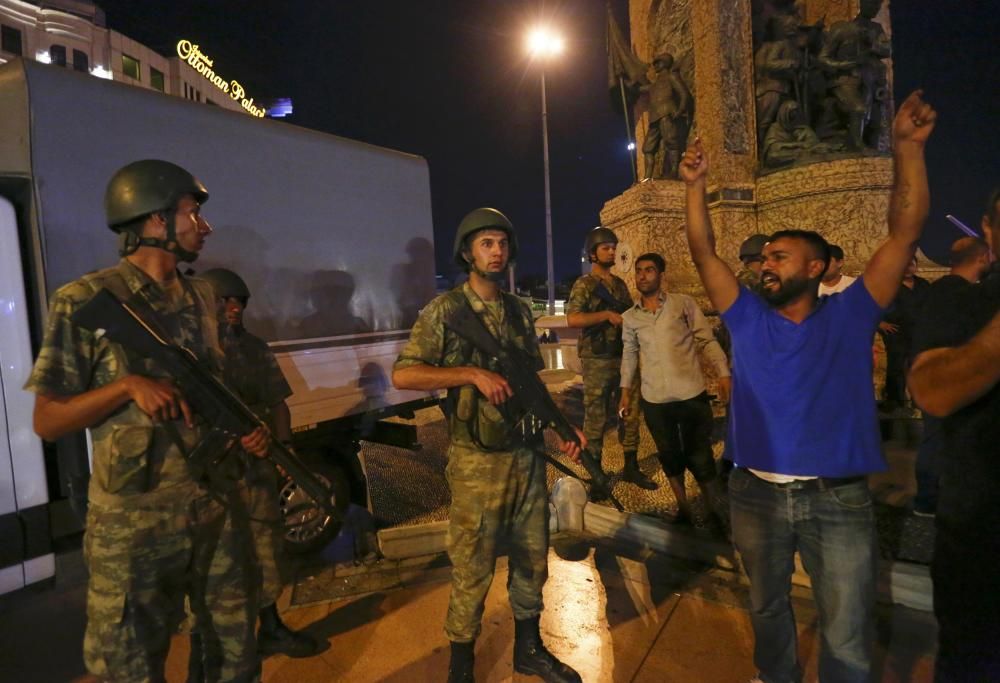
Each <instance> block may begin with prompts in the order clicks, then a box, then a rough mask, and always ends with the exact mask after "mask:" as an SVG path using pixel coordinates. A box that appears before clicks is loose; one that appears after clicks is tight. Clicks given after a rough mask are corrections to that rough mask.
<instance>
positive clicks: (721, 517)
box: [699, 477, 732, 538]
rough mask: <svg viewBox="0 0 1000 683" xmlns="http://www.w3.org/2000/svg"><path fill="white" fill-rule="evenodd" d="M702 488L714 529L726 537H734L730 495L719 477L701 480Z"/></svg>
mask: <svg viewBox="0 0 1000 683" xmlns="http://www.w3.org/2000/svg"><path fill="white" fill-rule="evenodd" d="M699 485H700V486H701V490H702V491H703V492H704V493H705V499H706V500H707V501H708V510H709V515H708V519H709V524H710V525H711V526H712V527H713V529H714V531H715V532H716V533H718V534H719V535H720V536H724V537H725V538H732V526H731V525H730V522H729V496H727V495H726V489H725V486H724V485H723V483H722V480H721V479H720V478H719V477H716V478H714V479H712V480H711V481H706V482H699Z"/></svg>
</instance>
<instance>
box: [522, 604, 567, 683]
mask: <svg viewBox="0 0 1000 683" xmlns="http://www.w3.org/2000/svg"><path fill="white" fill-rule="evenodd" d="M514 671H516V672H518V673H520V674H534V675H535V676H539V677H541V679H542V680H543V681H546V683H580V681H581V680H582V679H581V678H580V674H578V673H577V672H576V671H574V670H573V669H572V668H570V667H569V666H567V665H566V664H563V663H562V662H560V661H559V660H558V659H556V658H555V656H554V655H553V654H552V653H551V652H549V651H548V650H547V649H545V645H544V644H543V643H542V634H541V633H540V632H539V630H538V617H532V618H530V619H515V620H514Z"/></svg>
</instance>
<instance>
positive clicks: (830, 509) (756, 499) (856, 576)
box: [729, 468, 877, 683]
mask: <svg viewBox="0 0 1000 683" xmlns="http://www.w3.org/2000/svg"><path fill="white" fill-rule="evenodd" d="M797 486H798V485H797V484H793V485H792V486H790V487H786V488H782V487H779V486H775V485H772V484H769V483H767V482H765V481H763V480H761V479H758V478H757V477H755V476H754V475H753V474H751V473H750V472H748V471H747V470H745V469H743V468H738V469H735V470H733V472H732V474H731V475H730V476H729V502H730V509H731V515H732V525H733V543H734V544H735V545H736V549H737V550H738V551H739V553H740V555H741V557H742V560H743V567H744V569H745V570H746V573H747V576H748V577H749V578H750V621H751V623H752V624H753V630H754V664H756V665H757V668H758V669H759V671H760V677H761V678H762V679H763V680H764V681H765V682H766V683H797V682H798V681H800V680H801V678H802V669H801V667H800V666H799V662H798V657H797V642H796V641H797V636H796V628H795V617H794V615H793V614H792V604H791V600H790V596H789V592H790V590H791V583H792V573H793V572H794V570H795V564H794V556H795V551H796V550H797V551H799V553H800V555H801V557H802V563H803V565H804V566H805V569H806V571H807V572H808V573H809V577H810V579H811V580H812V588H813V597H814V598H815V600H816V606H817V608H818V611H819V630H820V638H821V641H820V653H819V679H820V681H821V682H822V683H851V682H854V681H857V682H859V683H860V682H862V681H864V682H867V681H868V680H869V670H870V668H871V650H872V643H873V638H874V607H875V578H876V570H877V568H876V547H877V546H876V542H875V515H874V511H873V508H872V499H871V495H870V494H869V492H868V485H867V483H866V482H865V481H864V480H862V481H858V482H856V483H850V484H846V485H842V486H837V487H835V488H826V487H824V486H819V487H817V488H797Z"/></svg>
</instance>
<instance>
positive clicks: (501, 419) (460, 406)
mask: <svg viewBox="0 0 1000 683" xmlns="http://www.w3.org/2000/svg"><path fill="white" fill-rule="evenodd" d="M443 296H444V297H446V299H447V301H448V302H449V304H450V305H446V306H445V308H446V309H449V310H450V309H452V308H453V307H455V306H472V304H471V303H470V302H469V300H468V299H467V298H466V295H465V292H464V290H463V288H462V287H457V288H455V289H453V290H451V291H450V292H447V293H446V294H444V295H443ZM500 301H501V305H502V306H503V309H504V326H503V329H502V330H501V331H502V332H503V333H504V335H503V338H501V339H500V342H501V344H503V345H513V346H516V347H519V348H520V349H522V350H524V349H528V348H530V347H529V346H528V339H529V335H530V334H531V332H529V328H528V325H527V322H526V321H525V318H524V314H523V312H522V310H521V309H522V306H521V303H520V301H519V300H518V299H517V298H516V297H514V296H512V295H510V294H507V293H506V292H501V295H500ZM473 310H474V312H475V313H476V315H480V316H481V315H482V314H481V313H479V312H477V311H475V309H473ZM487 327H488V328H489V327H490V326H489V325H488V324H487ZM452 343H454V344H456V345H457V354H456V355H457V358H456V361H457V362H454V365H456V366H467V365H471V366H475V367H479V368H483V369H485V370H490V371H492V372H496V373H497V374H502V371H501V368H500V366H499V363H498V362H497V361H496V359H495V358H491V357H488V356H486V354H484V353H483V352H482V351H480V350H479V349H477V348H476V347H474V346H473V345H472V344H471V343H469V342H467V341H465V340H464V339H461V338H460V337H458V336H457V335H453V334H451V333H448V332H447V331H446V341H445V344H446V348H450V345H451V344H452ZM449 355H450V354H449ZM449 365H451V363H449ZM442 408H443V410H444V412H445V415H447V416H448V424H449V433H450V435H451V440H452V442H453V443H455V444H458V445H462V446H470V447H473V448H478V449H480V450H483V451H509V450H513V449H515V448H521V447H532V448H535V447H538V446H540V445H541V444H542V442H543V439H542V431H543V429H544V426H543V425H541V424H540V423H539V421H538V420H537V419H535V418H534V417H533V416H532V415H524V414H516V412H515V411H514V409H513V408H512V406H511V405H510V402H509V401H505V402H504V403H501V404H500V405H497V406H494V405H492V404H491V403H490V402H489V401H488V400H487V399H486V397H484V396H483V395H482V393H480V391H479V389H477V388H476V386H475V385H472V384H466V385H463V386H460V387H452V388H451V389H449V390H448V395H447V398H446V399H445V402H444V404H443V405H442Z"/></svg>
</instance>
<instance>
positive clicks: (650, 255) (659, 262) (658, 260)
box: [635, 251, 667, 273]
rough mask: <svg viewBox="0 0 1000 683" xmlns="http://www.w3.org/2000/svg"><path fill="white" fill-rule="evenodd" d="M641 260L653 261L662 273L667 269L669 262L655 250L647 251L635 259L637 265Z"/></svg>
mask: <svg viewBox="0 0 1000 683" xmlns="http://www.w3.org/2000/svg"><path fill="white" fill-rule="evenodd" d="M639 261H651V262H652V263H653V265H655V266H656V269H657V270H658V271H660V272H661V273H662V272H664V271H665V270H666V269H667V262H666V261H664V260H663V257H662V256H660V255H659V254H657V253H656V252H654V251H649V252H646V253H645V254H642V255H641V256H639V257H637V258H636V259H635V263H636V265H639Z"/></svg>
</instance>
